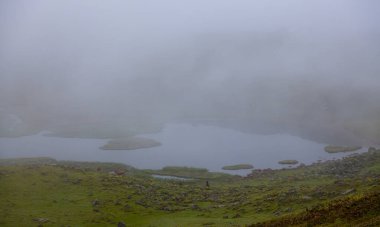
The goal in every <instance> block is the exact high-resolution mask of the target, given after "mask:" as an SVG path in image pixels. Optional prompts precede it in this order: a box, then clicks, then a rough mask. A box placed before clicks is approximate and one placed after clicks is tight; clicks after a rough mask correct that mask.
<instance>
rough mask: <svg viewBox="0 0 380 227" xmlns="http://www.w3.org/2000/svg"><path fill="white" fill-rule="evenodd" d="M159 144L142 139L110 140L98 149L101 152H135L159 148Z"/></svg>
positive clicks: (151, 140)
mask: <svg viewBox="0 0 380 227" xmlns="http://www.w3.org/2000/svg"><path fill="white" fill-rule="evenodd" d="M160 145H161V143H160V142H157V141H155V140H153V139H148V138H143V137H130V138H125V139H115V140H110V141H108V143H107V144H106V145H104V146H102V147H100V149H103V150H136V149H142V148H151V147H156V146H160Z"/></svg>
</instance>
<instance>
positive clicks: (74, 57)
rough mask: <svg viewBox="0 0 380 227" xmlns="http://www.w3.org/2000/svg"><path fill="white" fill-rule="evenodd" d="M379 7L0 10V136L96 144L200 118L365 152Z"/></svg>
mask: <svg viewBox="0 0 380 227" xmlns="http://www.w3.org/2000/svg"><path fill="white" fill-rule="evenodd" d="M379 9H380V5H379V3H378V2H377V1H353V0H352V1H343V0H342V1H333V2H332V1H308V3H306V2H304V1H297V0H288V1H281V2H278V1H265V2H264V1H243V0H239V1H233V2H232V1H214V0H209V1H198V0H196V1H194V0H193V1H180V2H179V1H174V0H173V1H171V0H165V1H89V0H88V1H71V0H69V1H1V3H0V34H1V35H0V135H1V136H18V135H26V134H31V133H36V132H38V131H42V130H50V131H52V132H56V133H58V134H59V133H61V135H66V136H67V135H69V134H71V135H74V136H78V135H80V136H84V137H96V138H98V137H101V138H109V137H115V136H116V137H117V136H118V135H120V134H121V135H125V134H130V133H132V134H138V133H141V132H149V131H155V130H157V129H158V128H160V127H162V126H163V125H165V124H166V123H169V122H173V121H179V120H181V121H192V120H203V121H208V123H210V122H213V123H215V122H216V124H218V125H222V126H225V127H232V128H236V129H239V130H242V131H247V132H260V133H275V132H287V133H290V134H294V135H298V136H301V137H306V138H309V139H312V140H315V141H321V142H325V143H334V142H335V143H345V144H350V143H354V144H358V143H359V144H379V143H380V140H379V139H380V134H379V133H380V119H379V116H380V89H379V88H380V86H379V85H380V77H379V75H380V74H379V73H380V65H379V64H378V63H379V62H380V26H379V23H378V21H380V18H379V15H380V12H379ZM89 131H91V132H89ZM92 131H97V133H96V135H94V134H92Z"/></svg>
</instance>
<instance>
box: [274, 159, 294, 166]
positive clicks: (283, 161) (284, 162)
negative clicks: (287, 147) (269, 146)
mask: <svg viewBox="0 0 380 227" xmlns="http://www.w3.org/2000/svg"><path fill="white" fill-rule="evenodd" d="M297 163H298V161H297V160H282V161H279V162H278V164H281V165H295V164H297Z"/></svg>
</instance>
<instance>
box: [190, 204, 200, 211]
mask: <svg viewBox="0 0 380 227" xmlns="http://www.w3.org/2000/svg"><path fill="white" fill-rule="evenodd" d="M191 209H193V210H199V209H200V208H199V206H198V205H197V204H193V205H191Z"/></svg>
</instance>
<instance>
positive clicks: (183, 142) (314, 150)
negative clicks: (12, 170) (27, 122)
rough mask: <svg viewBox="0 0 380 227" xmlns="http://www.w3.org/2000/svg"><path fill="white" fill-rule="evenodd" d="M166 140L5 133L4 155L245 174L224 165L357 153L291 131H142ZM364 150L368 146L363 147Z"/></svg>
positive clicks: (181, 127) (267, 164)
mask: <svg viewBox="0 0 380 227" xmlns="http://www.w3.org/2000/svg"><path fill="white" fill-rule="evenodd" d="M142 136H144V137H147V138H151V139H154V140H157V141H159V142H161V143H162V146H158V147H153V148H148V149H138V150H128V151H121V150H101V149H99V147H100V146H102V145H104V144H105V143H106V142H107V141H108V140H103V139H79V138H58V137H47V136H44V133H40V134H38V135H32V136H24V137H19V138H0V158H15V157H37V156H45V157H52V158H55V159H58V160H75V161H105V162H120V163H125V164H128V165H131V166H134V167H137V168H144V169H159V168H162V167H164V166H168V165H171V166H173V165H174V166H192V167H203V168H208V169H209V170H211V171H223V172H227V173H233V174H240V175H244V174H247V173H249V172H250V171H251V170H239V171H226V170H222V169H221V168H222V167H223V166H225V165H234V164H241V163H247V164H252V165H253V166H254V167H255V168H283V167H287V166H286V165H285V166H283V165H280V164H278V163H277V162H278V161H280V160H284V159H296V160H298V161H299V162H300V163H305V164H311V163H313V162H316V161H318V160H328V159H336V158H341V157H344V156H347V155H349V154H352V152H349V153H337V154H329V153H327V152H325V151H324V146H325V144H320V143H316V142H313V141H309V140H305V139H301V138H299V137H297V136H292V135H287V134H273V135H258V134H247V133H242V132H239V131H236V130H232V129H227V128H221V127H216V126H205V125H191V124H169V125H167V126H166V127H164V128H163V130H162V131H160V132H159V133H154V134H145V135H142ZM362 151H364V149H363V150H362Z"/></svg>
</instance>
